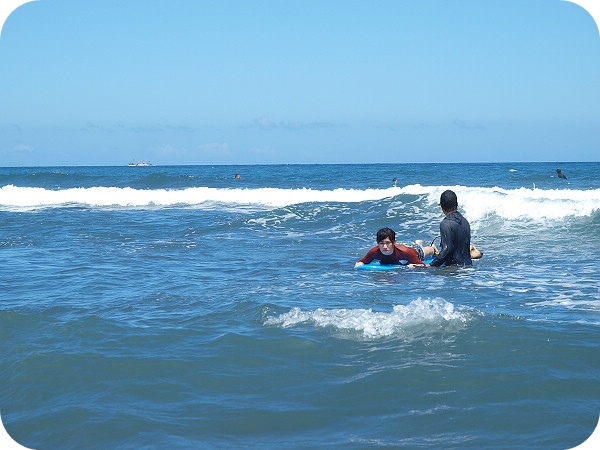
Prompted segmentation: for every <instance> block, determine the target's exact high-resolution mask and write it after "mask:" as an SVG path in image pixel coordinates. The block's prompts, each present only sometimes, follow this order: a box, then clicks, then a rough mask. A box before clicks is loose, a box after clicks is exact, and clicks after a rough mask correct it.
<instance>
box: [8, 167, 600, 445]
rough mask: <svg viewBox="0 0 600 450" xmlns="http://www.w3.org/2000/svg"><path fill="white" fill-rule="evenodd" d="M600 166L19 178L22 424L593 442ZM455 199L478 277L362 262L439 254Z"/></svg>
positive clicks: (33, 435) (15, 221) (112, 441)
mask: <svg viewBox="0 0 600 450" xmlns="http://www.w3.org/2000/svg"><path fill="white" fill-rule="evenodd" d="M557 168H561V169H562V170H563V172H564V173H565V174H566V175H567V177H568V178H567V180H564V179H560V178H558V177H557V176H556V169H557ZM236 173H239V174H240V175H241V177H240V178H239V179H236V178H235V177H234V175H235V174H236ZM599 173H600V164H598V163H562V164H558V163H514V164H372V165H274V166H265V165H256V166H156V167H155V166H153V167H36V168H2V169H0V225H1V226H0V261H1V272H0V286H1V291H0V380H1V381H0V382H1V383H2V389H1V392H0V413H1V417H2V422H3V424H4V427H5V428H6V430H7V432H8V433H9V434H10V435H11V436H12V438H13V439H14V440H15V441H17V442H18V443H20V444H21V445H23V446H25V447H28V448H35V449H82V448H85V449H91V448H99V449H100V448H102V449H107V448H120V449H121V448H123V449H141V448H260V449H269V448H281V447H285V448H313V447H323V448H372V447H391V448H435V449H439V448H444V449H450V448H456V449H471V448H472V449H482V448H486V449H492V448H498V449H504V448H511V449H515V448H527V449H531V448H539V449H567V448H572V447H575V446H577V445H579V444H580V443H582V442H583V441H585V440H586V439H587V438H588V437H589V436H590V435H591V434H592V432H593V430H594V428H595V426H596V424H597V423H598V417H599V414H600V342H599V336H600V268H599V267H598V264H597V259H598V257H597V251H598V248H599V245H600V233H599V231H600V177H599V176H598V174H599ZM394 178H397V181H396V182H393V179H394ZM447 188H450V189H453V190H454V191H455V192H456V193H457V195H458V200H459V210H460V211H461V212H462V213H463V215H464V216H465V217H466V218H467V219H468V220H469V222H470V223H471V230H472V242H473V243H474V244H475V245H476V246H477V247H478V248H479V249H480V250H481V251H483V253H484V256H483V258H482V259H480V260H476V261H474V264H473V267H472V268H452V267H450V268H430V269H413V270H411V269H400V270H397V271H392V272H365V271H356V270H354V268H353V266H354V263H355V262H356V261H357V260H358V259H359V258H361V257H362V256H363V255H364V254H365V253H366V252H367V251H368V250H369V249H370V248H371V247H372V246H373V245H374V244H375V233H376V232H377V230H378V229H379V228H381V227H386V226H387V227H391V228H393V229H394V230H396V232H397V237H398V240H399V241H412V240H415V239H422V240H424V241H425V242H426V243H429V242H431V241H433V240H434V239H435V238H436V237H437V236H438V235H439V222H440V221H441V219H442V218H443V215H442V212H441V210H440V207H439V206H438V202H439V196H440V194H441V192H443V191H444V190H445V189H447ZM437 243H438V244H439V240H438V241H437Z"/></svg>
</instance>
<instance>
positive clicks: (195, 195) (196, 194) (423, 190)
mask: <svg viewBox="0 0 600 450" xmlns="http://www.w3.org/2000/svg"><path fill="white" fill-rule="evenodd" d="M446 189H453V190H454V191H455V192H456V193H457V195H458V199H459V209H460V210H461V211H462V212H463V213H464V214H465V216H466V217H468V218H469V221H470V222H471V223H472V224H475V223H477V222H478V221H484V220H485V219H486V218H488V217H490V216H497V217H500V218H503V219H506V220H534V221H535V220H546V219H562V218H565V217H573V216H580V217H581V216H591V215H592V214H593V213H594V212H597V211H599V210H600V189H595V190H575V189H552V190H544V189H527V188H519V189H502V188H498V187H493V188H483V187H465V186H421V185H419V184H415V185H409V186H405V187H402V188H400V187H390V188H386V189H364V190H361V189H343V188H338V189H332V190H316V189H306V188H301V189H280V188H257V189H249V188H246V189H218V188H209V187H194V188H187V189H172V190H171V189H153V190H150V189H133V188H130V187H125V188H117V187H89V188H71V189H62V190H49V189H44V188H38V187H17V186H13V185H7V186H4V187H2V188H0V208H2V209H5V210H6V209H8V210H10V209H21V210H27V209H37V208H49V207H68V206H78V205H79V206H90V207H111V206H112V207H124V208H131V207H136V208H139V207H142V208H143V207H155V206H159V207H169V206H183V207H199V206H201V207H214V205H215V204H221V205H229V206H234V207H236V208H237V207H240V206H252V207H261V208H278V207H285V206H290V205H295V204H301V203H335V202H337V203H358V202H363V201H376V200H383V199H387V198H392V197H394V196H399V195H416V196H421V197H422V198H423V201H424V202H425V205H424V206H425V207H430V208H435V209H436V211H438V210H439V206H438V203H439V197H440V194H441V193H442V192H443V191H444V190H446Z"/></svg>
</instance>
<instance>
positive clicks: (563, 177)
mask: <svg viewBox="0 0 600 450" xmlns="http://www.w3.org/2000/svg"><path fill="white" fill-rule="evenodd" d="M556 174H557V175H558V178H562V179H563V180H566V179H567V176H566V175H565V174H564V173H562V170H560V169H556Z"/></svg>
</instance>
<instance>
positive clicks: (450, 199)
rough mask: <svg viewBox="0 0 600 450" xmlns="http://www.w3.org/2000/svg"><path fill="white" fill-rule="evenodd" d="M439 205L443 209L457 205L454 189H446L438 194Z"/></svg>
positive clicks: (449, 209)
mask: <svg viewBox="0 0 600 450" xmlns="http://www.w3.org/2000/svg"><path fill="white" fill-rule="evenodd" d="M440 206H441V207H442V209H443V210H444V211H452V210H453V209H456V208H457V207H458V199H457V198H456V194H455V193H454V191H451V190H449V189H448V190H447V191H444V192H442V195H440Z"/></svg>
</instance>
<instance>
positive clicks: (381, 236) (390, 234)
mask: <svg viewBox="0 0 600 450" xmlns="http://www.w3.org/2000/svg"><path fill="white" fill-rule="evenodd" d="M385 238H389V239H390V241H392V242H396V232H395V231H394V230H392V229H391V228H382V229H381V230H379V231H378V232H377V243H380V242H383V241H384V240H385Z"/></svg>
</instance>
